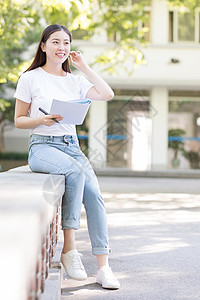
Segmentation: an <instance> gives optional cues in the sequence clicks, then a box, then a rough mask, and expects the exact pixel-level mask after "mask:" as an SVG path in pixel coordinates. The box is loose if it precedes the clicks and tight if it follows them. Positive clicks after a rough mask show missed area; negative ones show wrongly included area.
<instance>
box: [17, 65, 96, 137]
mask: <svg viewBox="0 0 200 300" xmlns="http://www.w3.org/2000/svg"><path fill="white" fill-rule="evenodd" d="M92 86H93V84H92V83H90V82H89V81H88V80H87V79H86V78H85V77H84V76H82V75H73V74H71V73H67V75H66V76H56V75H52V74H49V73H47V72H46V71H44V70H43V69H42V68H41V67H39V68H36V69H34V70H31V71H28V72H25V73H23V74H22V75H21V77H20V78H19V80H18V84H17V88H16V91H15V94H14V97H15V98H16V99H19V100H21V101H24V102H26V103H31V106H30V111H29V113H30V117H32V118H34V117H39V116H42V115H43V113H42V112H41V111H39V107H42V108H43V109H44V110H46V111H47V112H50V108H51V104H52V101H53V99H57V100H62V101H70V100H77V99H81V98H85V97H86V95H87V92H88V91H89V89H90V88H91V87H92ZM61 115H62V114H61ZM33 133H34V134H40V135H49V136H63V135H76V127H75V125H72V124H59V123H55V124H53V125H52V126H49V127H48V126H45V125H40V126H37V127H35V128H33V129H32V132H31V134H33Z"/></svg>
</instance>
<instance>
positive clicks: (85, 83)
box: [78, 75, 94, 98]
mask: <svg viewBox="0 0 200 300" xmlns="http://www.w3.org/2000/svg"><path fill="white" fill-rule="evenodd" d="M78 81H79V86H80V96H81V98H86V95H87V92H88V91H89V89H90V88H91V87H93V86H94V84H92V83H91V82H89V80H87V79H86V78H85V77H84V76H82V75H79V77H78Z"/></svg>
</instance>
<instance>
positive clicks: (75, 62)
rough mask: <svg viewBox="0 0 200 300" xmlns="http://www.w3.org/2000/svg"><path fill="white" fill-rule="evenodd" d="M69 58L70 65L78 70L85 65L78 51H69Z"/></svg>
mask: <svg viewBox="0 0 200 300" xmlns="http://www.w3.org/2000/svg"><path fill="white" fill-rule="evenodd" d="M69 59H70V62H71V64H72V66H73V67H74V68H76V69H78V70H80V71H81V70H82V68H84V67H85V66H86V65H87V64H86V62H85V60H84V58H83V56H82V54H81V52H80V51H71V52H70V53H69Z"/></svg>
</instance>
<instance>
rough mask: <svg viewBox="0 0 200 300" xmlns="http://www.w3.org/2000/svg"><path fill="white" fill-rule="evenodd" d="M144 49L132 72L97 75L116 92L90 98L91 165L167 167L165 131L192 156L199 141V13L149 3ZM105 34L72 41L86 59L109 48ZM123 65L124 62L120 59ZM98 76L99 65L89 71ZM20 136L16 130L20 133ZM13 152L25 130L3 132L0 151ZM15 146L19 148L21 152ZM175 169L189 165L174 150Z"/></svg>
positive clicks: (25, 138)
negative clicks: (180, 136)
mask: <svg viewBox="0 0 200 300" xmlns="http://www.w3.org/2000/svg"><path fill="white" fill-rule="evenodd" d="M146 10H147V12H148V13H149V14H150V20H151V21H150V25H149V33H148V39H149V44H148V46H147V47H145V48H144V49H142V51H143V53H144V57H145V61H146V63H145V64H142V65H139V66H138V67H137V68H135V70H134V73H133V74H131V75H130V74H128V73H127V72H126V71H124V70H121V71H120V75H118V74H112V76H111V75H109V74H107V73H106V74H107V75H104V79H105V80H106V81H107V82H108V83H109V84H110V86H111V87H112V88H113V90H114V92H115V98H114V100H112V101H109V102H104V101H102V102H101V101H94V102H93V104H92V105H91V108H90V112H89V116H88V118H87V120H86V124H87V127H88V129H89V132H88V136H89V138H88V155H89V158H90V161H91V163H92V164H93V165H94V167H95V168H103V167H105V166H110V167H123V168H131V169H133V170H150V169H168V168H171V167H172V162H171V159H172V157H173V155H174V154H173V151H172V150H170V149H168V130H169V129H182V130H184V131H185V136H186V137H187V138H188V140H186V141H185V148H186V150H191V151H196V152H199V144H200V143H199V141H198V138H199V137H200V127H199V125H200V68H199V66H200V12H199V10H198V9H196V11H195V13H191V12H189V11H188V10H187V9H183V8H179V9H178V8H170V7H169V5H168V3H167V1H165V0H152V1H151V4H150V5H149V6H148V7H146ZM111 43H112V42H109V40H108V37H107V36H106V34H105V32H103V31H102V33H101V34H100V35H99V36H98V38H95V37H93V38H92V39H91V40H90V41H84V40H81V39H79V40H74V41H73V45H75V46H76V48H79V49H80V50H81V51H82V52H83V54H84V56H85V58H86V60H87V61H88V62H91V61H92V59H93V57H94V56H97V55H98V54H101V53H102V52H105V53H106V51H107V50H108V49H109V47H111ZM127 63H128V62H127ZM95 69H96V70H97V72H98V71H99V67H98V66H95ZM19 132H20V133H19ZM18 133H19V134H20V136H18V137H19V138H18V143H17V144H18V146H17V145H16V150H19V151H24V150H25V149H26V147H27V145H28V131H20V130H17V129H15V130H14V131H6V134H5V146H6V150H7V151H11V149H10V148H11V147H12V150H13V143H12V142H13V137H14V136H15V138H16V134H17V135H18ZM22 141H23V143H24V147H23V149H22V147H21V145H22ZM179 159H180V166H179V168H189V167H190V165H189V162H188V160H186V159H185V158H184V157H183V156H182V155H181V154H180V153H179Z"/></svg>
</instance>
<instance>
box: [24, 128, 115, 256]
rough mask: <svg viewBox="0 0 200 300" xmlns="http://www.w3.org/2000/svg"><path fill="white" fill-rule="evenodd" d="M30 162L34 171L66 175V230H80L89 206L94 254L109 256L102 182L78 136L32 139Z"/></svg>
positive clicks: (64, 226) (90, 231)
mask: <svg viewBox="0 0 200 300" xmlns="http://www.w3.org/2000/svg"><path fill="white" fill-rule="evenodd" d="M28 163H29V166H30V168H31V170H32V171H33V172H41V173H50V174H63V175H65V193H64V195H63V199H62V229H71V228H74V229H78V228H79V226H80V217H81V206H82V203H83V204H84V206H85V210H86V216H87V224H88V231H89V236H90V240H91V244H92V253H93V254H94V255H96V254H108V253H109V252H110V251H109V247H108V230H107V220H106V211H105V206H104V200H103V197H102V196H101V193H100V189H99V184H98V180H97V178H96V175H95V173H94V171H93V169H92V167H91V165H90V163H89V161H88V159H87V157H86V156H85V155H84V153H83V152H82V151H81V149H80V148H79V143H78V139H77V137H76V136H70V135H65V136H43V135H37V134H33V135H32V136H31V138H30V146H29V158H28Z"/></svg>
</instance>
